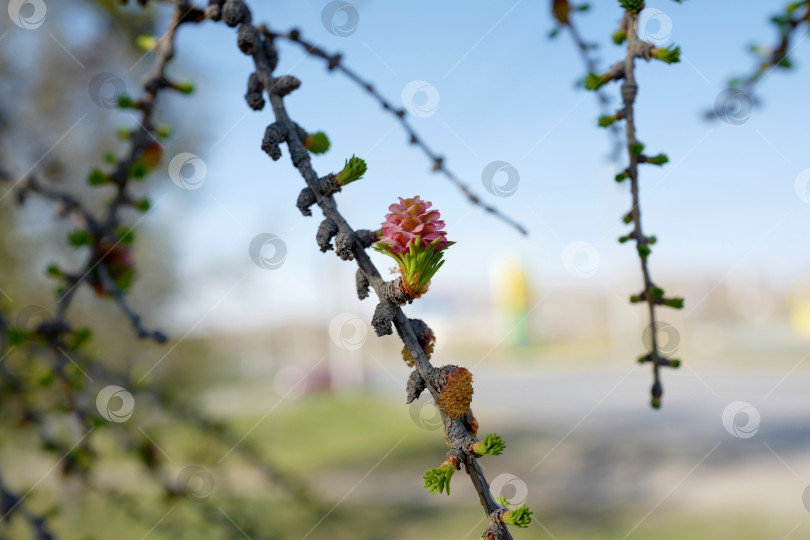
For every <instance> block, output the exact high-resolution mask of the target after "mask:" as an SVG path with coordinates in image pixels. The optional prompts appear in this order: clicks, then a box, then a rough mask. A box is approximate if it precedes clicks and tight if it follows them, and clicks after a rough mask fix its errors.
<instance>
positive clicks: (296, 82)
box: [268, 75, 301, 97]
mask: <svg viewBox="0 0 810 540" xmlns="http://www.w3.org/2000/svg"><path fill="white" fill-rule="evenodd" d="M299 86H301V80H300V79H299V78H297V77H293V76H292V75H282V76H281V77H279V78H278V79H275V80H274V81H273V86H271V87H270V88H269V89H268V92H272V93H273V94H275V95H277V96H279V97H284V96H286V95H287V94H289V93H290V92H292V91H293V90H295V89H297V88H298V87H299Z"/></svg>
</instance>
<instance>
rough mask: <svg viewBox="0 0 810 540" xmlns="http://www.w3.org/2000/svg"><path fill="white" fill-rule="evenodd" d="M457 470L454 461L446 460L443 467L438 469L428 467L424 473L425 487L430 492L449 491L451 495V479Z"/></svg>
mask: <svg viewBox="0 0 810 540" xmlns="http://www.w3.org/2000/svg"><path fill="white" fill-rule="evenodd" d="M454 472H456V466H455V465H453V464H452V463H449V462H447V461H445V462H444V463H443V464H442V466H441V467H439V468H437V469H428V470H426V471H425V474H423V475H422V479H423V480H424V481H425V487H426V488H427V489H428V491H429V492H430V493H441V492H442V491H447V494H448V495H450V479H451V478H452V477H453V473H454Z"/></svg>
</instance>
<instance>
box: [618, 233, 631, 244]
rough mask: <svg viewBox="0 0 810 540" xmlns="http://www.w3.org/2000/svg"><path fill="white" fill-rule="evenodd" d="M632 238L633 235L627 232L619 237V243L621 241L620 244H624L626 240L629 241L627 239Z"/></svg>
mask: <svg viewBox="0 0 810 540" xmlns="http://www.w3.org/2000/svg"><path fill="white" fill-rule="evenodd" d="M631 238H632V237H631V236H630V235H629V234H626V235H624V236H620V237H619V243H620V244H624V243H625V242H627V241H628V240H630V239H631Z"/></svg>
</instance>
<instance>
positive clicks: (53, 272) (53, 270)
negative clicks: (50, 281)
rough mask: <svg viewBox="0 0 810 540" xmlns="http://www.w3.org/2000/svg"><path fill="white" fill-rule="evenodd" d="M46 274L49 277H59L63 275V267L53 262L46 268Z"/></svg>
mask: <svg viewBox="0 0 810 540" xmlns="http://www.w3.org/2000/svg"><path fill="white" fill-rule="evenodd" d="M45 275H46V276H49V277H55V278H59V277H62V275H63V273H62V269H61V268H59V267H58V266H57V265H56V264H54V263H51V264H49V265H48V268H46V269H45Z"/></svg>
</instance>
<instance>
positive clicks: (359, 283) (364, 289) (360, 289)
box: [354, 268, 369, 300]
mask: <svg viewBox="0 0 810 540" xmlns="http://www.w3.org/2000/svg"><path fill="white" fill-rule="evenodd" d="M354 283H355V285H356V287H357V298H359V299H360V300H365V299H366V298H368V287H369V283H368V278H367V277H366V274H365V273H364V272H363V271H362V270H361V269H360V268H358V269H357V273H355V274H354Z"/></svg>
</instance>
